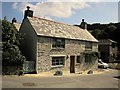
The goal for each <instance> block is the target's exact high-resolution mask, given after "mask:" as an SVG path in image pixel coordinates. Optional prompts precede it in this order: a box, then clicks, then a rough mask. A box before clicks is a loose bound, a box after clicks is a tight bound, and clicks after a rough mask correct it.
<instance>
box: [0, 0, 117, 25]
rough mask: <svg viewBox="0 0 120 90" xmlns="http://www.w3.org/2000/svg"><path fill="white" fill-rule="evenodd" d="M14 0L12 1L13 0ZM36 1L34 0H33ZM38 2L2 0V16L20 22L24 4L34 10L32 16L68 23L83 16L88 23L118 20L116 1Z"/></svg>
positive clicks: (74, 0)
mask: <svg viewBox="0 0 120 90" xmlns="http://www.w3.org/2000/svg"><path fill="white" fill-rule="evenodd" d="M13 1H14V2H13ZM34 1H36V0H34ZM39 1H40V2H17V0H16V1H15V0H12V2H8V1H7V0H4V1H2V16H1V17H2V18H3V17H4V16H6V17H7V19H8V20H11V19H12V18H13V17H15V18H17V21H18V22H22V19H23V15H24V11H25V9H26V6H28V5H29V6H30V7H31V8H30V9H31V10H33V11H34V16H37V17H42V18H46V19H50V20H54V21H58V22H64V23H68V24H79V23H80V22H81V19H82V18H84V19H85V21H87V22H88V23H110V22H115V23H116V22H118V2H117V1H116V2H115V1H114V0H113V1H114V2H101V0H87V1H89V2H85V0H83V1H79V0H72V1H71V2H70V0H69V1H66V2H65V0H64V1H62V0H39Z"/></svg>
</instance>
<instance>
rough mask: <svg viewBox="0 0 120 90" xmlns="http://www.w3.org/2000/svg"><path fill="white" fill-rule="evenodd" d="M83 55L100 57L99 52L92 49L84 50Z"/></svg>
mask: <svg viewBox="0 0 120 90" xmlns="http://www.w3.org/2000/svg"><path fill="white" fill-rule="evenodd" d="M83 55H85V56H93V57H97V58H99V57H100V52H94V51H88V52H84V53H83Z"/></svg>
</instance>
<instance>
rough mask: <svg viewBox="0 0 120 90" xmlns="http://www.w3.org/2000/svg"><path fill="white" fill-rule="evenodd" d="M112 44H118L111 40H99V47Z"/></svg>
mask: <svg viewBox="0 0 120 90" xmlns="http://www.w3.org/2000/svg"><path fill="white" fill-rule="evenodd" d="M112 43H116V44H117V42H115V41H113V40H111V39H100V40H99V45H111V44H112Z"/></svg>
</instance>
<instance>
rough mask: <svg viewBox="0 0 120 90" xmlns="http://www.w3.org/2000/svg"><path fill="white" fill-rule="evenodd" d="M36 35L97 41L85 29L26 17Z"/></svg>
mask: <svg viewBox="0 0 120 90" xmlns="http://www.w3.org/2000/svg"><path fill="white" fill-rule="evenodd" d="M27 18H28V20H29V22H30V23H31V25H32V27H33V28H34V30H35V32H36V33H37V35H40V36H50V37H59V38H67V39H76V40H85V41H91V42H98V40H97V39H95V38H94V37H93V36H92V35H91V34H90V33H89V32H88V31H87V30H83V29H81V28H80V27H77V26H73V25H68V24H64V23H60V22H55V21H52V20H47V19H43V18H38V17H27Z"/></svg>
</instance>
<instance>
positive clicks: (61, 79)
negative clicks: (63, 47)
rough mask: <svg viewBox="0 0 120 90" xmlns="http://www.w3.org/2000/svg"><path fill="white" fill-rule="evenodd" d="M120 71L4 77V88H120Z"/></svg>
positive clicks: (108, 70)
mask: <svg viewBox="0 0 120 90" xmlns="http://www.w3.org/2000/svg"><path fill="white" fill-rule="evenodd" d="M119 76H120V74H119V70H115V69H107V70H105V71H103V72H99V73H98V72H96V73H94V74H90V75H88V74H86V73H83V74H67V73H66V74H64V75H63V76H53V75H52V74H51V75H49V73H43V74H37V75H33V74H31V75H24V76H3V77H2V88H119V87H118V86H120V85H119V84H120V83H119V80H120V78H119Z"/></svg>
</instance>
